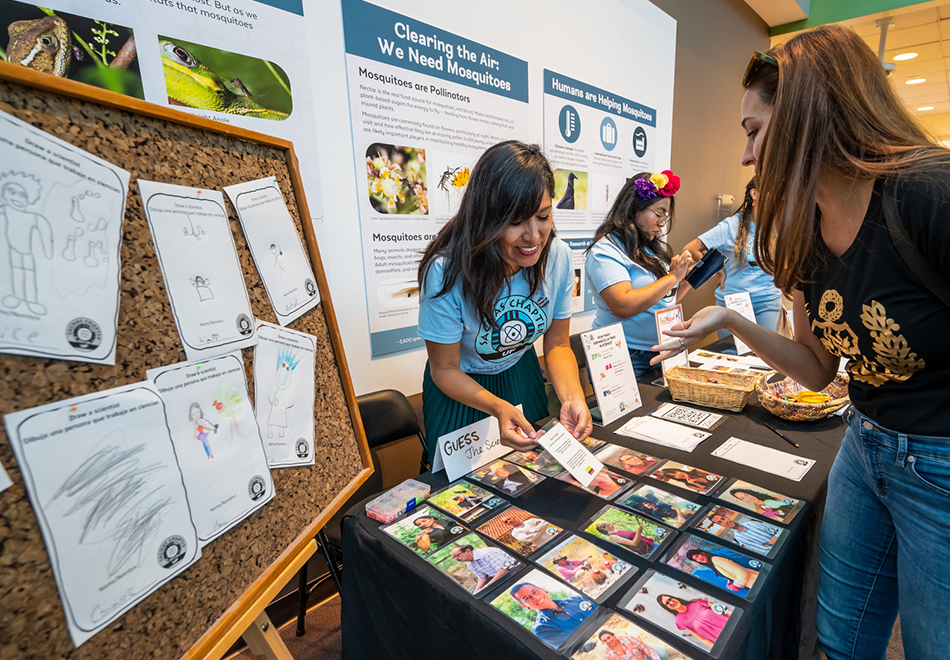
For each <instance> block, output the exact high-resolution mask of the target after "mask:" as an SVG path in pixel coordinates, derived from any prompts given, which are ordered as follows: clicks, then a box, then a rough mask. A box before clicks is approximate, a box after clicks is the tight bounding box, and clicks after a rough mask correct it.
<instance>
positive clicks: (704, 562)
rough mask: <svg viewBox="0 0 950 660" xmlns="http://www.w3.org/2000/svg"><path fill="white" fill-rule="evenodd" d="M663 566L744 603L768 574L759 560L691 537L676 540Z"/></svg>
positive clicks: (753, 594)
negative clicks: (723, 591)
mask: <svg viewBox="0 0 950 660" xmlns="http://www.w3.org/2000/svg"><path fill="white" fill-rule="evenodd" d="M663 563H665V564H666V565H667V566H672V567H673V568H675V569H678V570H680V571H683V572H684V573H688V574H689V575H692V576H693V577H695V578H698V579H700V580H702V581H703V582H707V583H709V584H711V585H713V586H714V587H719V588H720V589H724V590H726V591H728V592H730V593H734V594H735V595H737V596H741V597H742V598H745V599H746V600H753V599H754V598H755V595H756V594H757V593H758V592H759V590H760V589H761V588H762V585H763V584H765V579H766V576H767V575H768V573H769V571H770V570H772V566H771V564H767V563H765V562H764V561H762V560H761V559H756V558H754V557H750V556H749V555H746V554H743V553H741V552H739V551H738V550H734V549H732V548H727V547H725V546H722V545H719V544H718V543H716V542H715V541H709V540H707V539H703V538H700V537H698V536H693V535H692V534H689V535H683V536H681V537H679V538H678V539H677V540H676V542H675V543H674V544H673V545H672V546H671V547H670V549H669V550H668V551H667V552H666V554H665V555H664V557H663Z"/></svg>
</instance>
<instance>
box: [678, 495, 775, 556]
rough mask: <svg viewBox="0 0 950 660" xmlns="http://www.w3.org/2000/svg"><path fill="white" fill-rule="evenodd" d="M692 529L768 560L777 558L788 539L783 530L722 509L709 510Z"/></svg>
mask: <svg viewBox="0 0 950 660" xmlns="http://www.w3.org/2000/svg"><path fill="white" fill-rule="evenodd" d="M693 527H695V528H696V529H699V530H702V531H703V532H706V533H707V534H712V535H713V536H716V537H718V538H719V539H721V540H722V541H724V542H726V543H732V544H733V545H737V546H739V547H740V548H742V549H743V550H746V551H748V552H754V553H755V554H757V555H761V556H763V557H768V558H769V559H771V558H773V557H775V555H776V554H778V551H779V548H780V547H781V546H782V544H783V543H784V542H785V539H786V537H787V536H788V530H787V529H785V528H784V527H781V526H779V525H776V524H774V523H771V522H765V521H762V520H759V519H758V518H756V517H754V516H750V515H746V514H745V513H739V512H738V511H733V510H732V509H730V508H727V507H724V506H719V505H712V506H710V507H709V510H708V511H706V512H705V513H704V514H703V516H702V517H701V518H700V519H699V520H697V521H696V522H694V523H693Z"/></svg>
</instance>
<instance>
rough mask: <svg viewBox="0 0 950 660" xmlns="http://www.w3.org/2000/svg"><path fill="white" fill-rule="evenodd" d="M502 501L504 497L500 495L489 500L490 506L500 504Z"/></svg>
mask: <svg viewBox="0 0 950 660" xmlns="http://www.w3.org/2000/svg"><path fill="white" fill-rule="evenodd" d="M501 503H502V499H501V498H500V497H493V498H491V499H490V500H488V506H490V507H496V506H500V505H501Z"/></svg>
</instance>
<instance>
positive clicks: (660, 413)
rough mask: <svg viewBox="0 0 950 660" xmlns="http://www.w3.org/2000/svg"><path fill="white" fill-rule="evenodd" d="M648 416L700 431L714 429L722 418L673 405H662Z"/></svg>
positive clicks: (703, 411) (702, 411) (714, 414)
mask: <svg viewBox="0 0 950 660" xmlns="http://www.w3.org/2000/svg"><path fill="white" fill-rule="evenodd" d="M650 414H651V415H653V416H654V417H658V418H659V419H665V420H667V421H669V422H674V423H678V424H686V425H688V426H696V427H699V428H701V429H711V428H715V427H716V425H717V424H718V423H719V421H720V420H721V419H722V418H723V416H722V415H717V414H716V413H711V412H706V411H705V410H697V409H696V408H689V407H687V406H680V405H677V404H675V403H664V404H662V405H661V406H660V407H659V408H657V409H656V410H654V411H653V412H651V413H650Z"/></svg>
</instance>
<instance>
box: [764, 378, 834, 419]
mask: <svg viewBox="0 0 950 660" xmlns="http://www.w3.org/2000/svg"><path fill="white" fill-rule="evenodd" d="M848 380H849V378H848V376H846V375H844V374H838V375H836V376H835V379H834V380H833V381H831V385H829V386H828V387H826V388H825V389H823V390H821V391H822V392H823V393H824V394H827V395H828V396H830V397H831V399H830V400H828V401H825V402H824V403H798V402H797V401H785V400H784V399H783V398H782V396H783V395H794V394H798V393H799V392H801V391H803V390H805V389H807V388H805V387H804V386H802V385H799V384H798V383H796V382H795V381H794V380H792V379H791V378H786V379H785V380H780V381H778V382H777V383H766V382H765V379H762V382H760V383H759V384H758V385H756V388H755V390H756V393H757V394H758V395H759V403H761V404H762V406H763V407H764V408H765V409H766V410H768V411H769V412H770V413H772V414H773V415H775V416H776V417H781V418H782V419H787V420H789V421H792V422H804V421H810V420H815V419H824V418H825V417H828V416H829V415H831V414H833V413H835V412H837V411H838V410H840V409H841V408H842V406H845V405H846V404H847V403H848V401H849V399H848Z"/></svg>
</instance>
